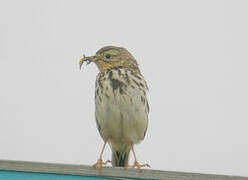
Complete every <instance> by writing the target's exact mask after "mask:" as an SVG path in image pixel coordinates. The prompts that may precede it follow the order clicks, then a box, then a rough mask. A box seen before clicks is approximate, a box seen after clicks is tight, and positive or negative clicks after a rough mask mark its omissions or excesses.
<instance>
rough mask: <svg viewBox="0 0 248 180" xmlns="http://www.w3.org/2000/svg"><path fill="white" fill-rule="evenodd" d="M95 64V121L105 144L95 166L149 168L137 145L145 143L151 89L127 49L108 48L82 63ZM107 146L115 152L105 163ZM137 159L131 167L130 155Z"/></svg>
mask: <svg viewBox="0 0 248 180" xmlns="http://www.w3.org/2000/svg"><path fill="white" fill-rule="evenodd" d="M84 62H86V63H87V64H90V63H92V62H94V63H95V64H96V66H97V67H98V69H99V73H98V75H97V77H96V82H95V119H96V125H97V129H98V131H99V133H100V135H101V137H102V139H103V141H104V145H103V148H102V150H101V153H100V157H99V159H98V161H97V162H96V163H95V164H94V165H93V167H95V168H100V169H101V168H102V166H103V165H106V164H107V163H112V166H113V167H127V168H138V169H139V170H140V169H141V168H142V167H150V165H149V164H140V163H139V162H138V160H137V156H136V154H135V151H134V145H135V144H138V143H140V142H141V141H142V140H144V137H145V135H146V131H147V127H148V114H149V104H148V100H147V92H148V86H147V83H146V81H145V79H144V77H143V75H142V74H141V71H140V69H139V65H138V63H137V61H136V59H135V58H134V56H133V55H132V54H131V53H130V52H129V51H128V50H127V49H125V48H123V47H117V46H105V47H103V48H101V49H99V50H98V51H97V52H96V54H95V55H93V56H88V57H86V56H85V55H83V58H82V59H80V62H79V65H80V69H81V67H82V65H83V63H84ZM106 144H109V145H110V148H111V150H112V160H111V161H110V160H107V161H103V160H102V156H103V152H104V149H105V146H106ZM130 151H132V153H133V156H134V163H133V165H131V166H130V165H129V164H128V163H129V154H130Z"/></svg>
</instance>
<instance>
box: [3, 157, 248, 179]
mask: <svg viewBox="0 0 248 180" xmlns="http://www.w3.org/2000/svg"><path fill="white" fill-rule="evenodd" d="M1 170H2V171H21V172H36V173H49V174H65V175H80V176H94V177H96V176H98V177H99V176H100V177H105V178H106V177H109V178H116V179H129V178H131V179H134V178H135V179H164V180H248V177H238V176H226V175H212V174H198V173H185V172H171V171H159V170H150V169H143V170H142V172H139V171H138V170H136V169H124V168H112V167H104V168H102V170H101V171H99V170H97V169H94V168H92V167H91V166H86V165H73V164H55V163H44V162H29V161H13V160H0V171H1Z"/></svg>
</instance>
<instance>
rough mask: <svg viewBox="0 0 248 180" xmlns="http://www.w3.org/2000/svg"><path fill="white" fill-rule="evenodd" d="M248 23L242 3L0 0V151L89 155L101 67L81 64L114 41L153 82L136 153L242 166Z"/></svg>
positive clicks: (6, 155)
mask: <svg viewBox="0 0 248 180" xmlns="http://www.w3.org/2000/svg"><path fill="white" fill-rule="evenodd" d="M247 32H248V1H238V0H233V1H228V0H223V1H217V0H206V1H198V0H195V1H184V0H182V1H179V0H176V1H175V0H171V1H162V0H161V1H146V2H145V1H133V0H125V1H116V0H109V1H95V0H85V1H82V0H73V1H70V0H42V1H41V0H40V1H33V0H22V1H18V0H15V1H14V0H8V1H7V0H2V1H1V2H0V146H1V147H0V159H13V160H28V161H44V162H59V163H74V164H86V165H91V164H93V163H95V162H96V160H97V159H98V157H99V153H100V150H101V148H102V145H103V141H102V139H101V138H100V135H99V134H98V131H97V128H96V124H95V119H94V83H95V77H96V75H97V73H98V70H97V68H96V66H95V65H94V64H91V65H89V66H87V67H85V66H83V70H82V71H80V70H79V66H78V62H79V59H80V58H81V57H82V55H83V54H86V55H93V54H94V53H95V52H96V51H97V50H98V49H99V48H101V47H103V46H105V45H116V46H123V47H126V48H127V49H128V50H130V52H132V54H133V55H134V56H135V57H136V59H137V60H138V62H139V64H140V66H141V69H142V72H143V74H144V76H145V78H146V80H147V82H148V85H149V87H150V92H149V102H150V107H151V112H150V119H149V128H148V132H147V136H146V138H145V140H144V141H143V142H142V143H141V144H139V145H137V146H136V147H135V149H136V151H137V156H138V159H139V160H140V162H141V163H143V162H144V163H149V164H150V165H151V166H152V168H153V169H161V170H169V171H188V172H200V173H215V174H216V173H217V174H230V175H243V176H248V166H247V162H248V155H247V154H248V141H247V139H248V131H247V128H248V111H247V110H248V95H247V92H248V83H247V82H248V80H247V78H248V33H247ZM110 158H111V155H110V149H109V147H108V148H107V149H106V151H105V154H104V159H110ZM131 162H132V161H131Z"/></svg>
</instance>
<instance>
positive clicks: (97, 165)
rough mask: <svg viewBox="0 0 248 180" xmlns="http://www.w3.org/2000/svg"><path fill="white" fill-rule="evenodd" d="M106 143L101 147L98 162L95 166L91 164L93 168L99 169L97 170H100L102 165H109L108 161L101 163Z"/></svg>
mask: <svg viewBox="0 0 248 180" xmlns="http://www.w3.org/2000/svg"><path fill="white" fill-rule="evenodd" d="M106 143H107V141H105V142H104V145H103V148H102V151H101V154H100V157H99V159H98V161H97V162H96V163H95V164H93V167H94V168H99V169H101V168H102V166H103V165H106V164H108V163H111V161H110V160H107V161H105V162H103V161H102V155H103V152H104V149H105V146H106Z"/></svg>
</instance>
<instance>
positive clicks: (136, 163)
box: [128, 145, 151, 170]
mask: <svg viewBox="0 0 248 180" xmlns="http://www.w3.org/2000/svg"><path fill="white" fill-rule="evenodd" d="M131 150H132V152H133V156H134V163H133V165H132V166H128V167H129V168H136V167H137V168H138V169H139V170H141V168H142V167H149V168H150V167H151V166H150V165H149V164H140V163H138V160H137V157H136V154H135V152H134V149H133V145H132V146H131Z"/></svg>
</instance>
